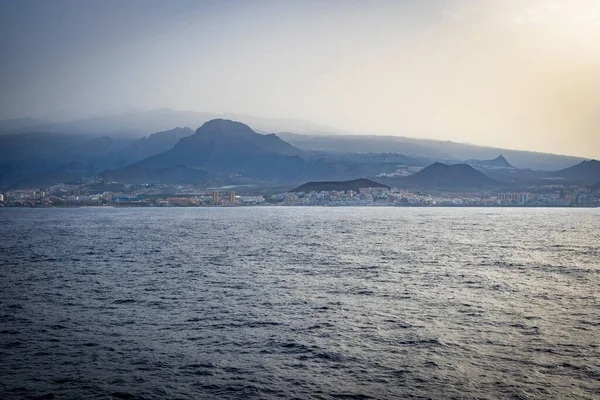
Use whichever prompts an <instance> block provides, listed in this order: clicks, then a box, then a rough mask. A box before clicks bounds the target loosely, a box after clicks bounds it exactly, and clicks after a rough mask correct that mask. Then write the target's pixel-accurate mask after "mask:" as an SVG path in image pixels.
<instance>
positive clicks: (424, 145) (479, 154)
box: [278, 132, 584, 171]
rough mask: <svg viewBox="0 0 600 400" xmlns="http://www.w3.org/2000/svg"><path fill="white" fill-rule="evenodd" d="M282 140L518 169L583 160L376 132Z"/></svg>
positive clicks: (316, 146) (306, 147)
mask: <svg viewBox="0 0 600 400" xmlns="http://www.w3.org/2000/svg"><path fill="white" fill-rule="evenodd" d="M278 135H279V136H280V137H281V138H282V139H283V140H285V141H287V142H289V143H290V144H292V145H294V146H296V147H298V148H299V149H302V150H317V151H330V152H337V153H340V152H342V153H399V154H404V155H406V156H409V157H426V158H429V159H430V160H432V161H433V160H435V161H441V162H444V163H450V162H460V160H487V159H491V158H493V157H496V156H497V155H498V154H503V155H504V156H505V157H507V158H508V159H510V160H511V164H512V165H514V166H515V167H517V168H529V169H533V170H542V171H555V170H557V169H561V168H565V167H568V166H571V165H573V164H574V163H577V162H580V161H583V160H584V159H583V158H581V157H571V156H563V155H556V154H548V153H537V152H533V151H520V150H507V149H499V148H496V147H485V146H477V145H472V144H466V143H457V142H451V141H442V140H430V139H415V138H409V137H404V136H378V135H301V134H297V133H287V132H286V133H279V134H278Z"/></svg>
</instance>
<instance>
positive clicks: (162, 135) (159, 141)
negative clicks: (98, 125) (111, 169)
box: [115, 127, 194, 166]
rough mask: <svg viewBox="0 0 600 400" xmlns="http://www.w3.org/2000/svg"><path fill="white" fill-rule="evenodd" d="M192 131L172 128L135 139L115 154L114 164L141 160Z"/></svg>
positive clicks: (125, 163) (160, 150)
mask: <svg viewBox="0 0 600 400" xmlns="http://www.w3.org/2000/svg"><path fill="white" fill-rule="evenodd" d="M193 133H194V131H193V130H192V129H190V128H187V127H185V128H180V127H177V128H174V129H171V130H168V131H163V132H157V133H153V134H152V135H150V136H148V137H146V136H144V137H143V138H141V139H138V140H136V141H135V142H133V143H132V144H131V145H130V146H128V147H127V148H125V149H123V150H122V151H120V152H119V154H117V155H116V158H117V161H116V163H115V164H116V165H120V166H124V165H128V164H132V163H135V162H137V161H141V160H143V159H144V158H148V157H151V156H153V155H155V154H159V153H162V152H165V151H167V150H169V149H171V148H172V147H173V146H175V145H176V144H177V142H179V140H180V139H181V138H184V137H186V136H191V135H192V134H193Z"/></svg>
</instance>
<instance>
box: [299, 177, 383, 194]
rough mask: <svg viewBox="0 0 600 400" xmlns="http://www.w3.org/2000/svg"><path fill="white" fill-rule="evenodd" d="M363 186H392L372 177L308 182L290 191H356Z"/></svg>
mask: <svg viewBox="0 0 600 400" xmlns="http://www.w3.org/2000/svg"><path fill="white" fill-rule="evenodd" d="M362 188H385V189H389V188H390V187H389V186H387V185H384V184H382V183H377V182H375V181H372V180H370V179H365V178H360V179H354V180H351V181H326V182H307V183H305V184H303V185H300V186H298V187H297V188H295V189H292V190H290V192H328V191H332V190H337V191H348V190H352V191H354V192H358V191H360V189H362Z"/></svg>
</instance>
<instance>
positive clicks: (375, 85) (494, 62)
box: [0, 0, 600, 158]
mask: <svg viewBox="0 0 600 400" xmlns="http://www.w3.org/2000/svg"><path fill="white" fill-rule="evenodd" d="M0 57H1V60H2V61H1V63H0V93H1V96H0V118H2V119H9V118H17V117H40V116H44V117H50V118H52V116H53V115H58V114H60V113H65V112H67V113H72V115H101V114H106V113H115V112H121V111H123V110H128V109H154V108H162V107H168V108H172V109H176V110H192V111H202V112H215V113H226V112H232V113H242V114H248V115H255V116H261V117H268V118H298V119H304V120H307V121H312V122H314V123H318V124H322V125H325V126H330V127H332V129H335V130H336V131H337V132H340V131H341V132H347V133H363V134H385V135H403V136H411V137H419V138H433V139H442V140H452V141H459V142H469V143H474V144H480V145H486V146H497V147H505V148H510V149H524V150H533V151H543V152H552V153H559V154H569V155H577V156H584V157H589V158H600V131H599V128H598V127H599V126H600V113H599V112H598V110H600V73H599V72H598V71H600V2H599V1H596V0H559V1H550V0H548V1H536V0H530V1H517V0H495V1H474V0H473V1H466V0H465V1H461V0H457V1H450V0H448V1H442V0H438V1H369V2H367V1H325V2H317V1H237V2H236V1H202V2H200V1H173V2H155V1H126V2H122V1H81V2H76V1H6V0H5V1H2V2H0ZM57 118H58V117H57ZM192 128H193V129H196V128H197V127H192Z"/></svg>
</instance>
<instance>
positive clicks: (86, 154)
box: [0, 133, 131, 188]
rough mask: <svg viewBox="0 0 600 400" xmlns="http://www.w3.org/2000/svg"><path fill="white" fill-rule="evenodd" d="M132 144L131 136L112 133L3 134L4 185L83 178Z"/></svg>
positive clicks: (0, 168) (0, 164)
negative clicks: (83, 134)
mask: <svg viewBox="0 0 600 400" xmlns="http://www.w3.org/2000/svg"><path fill="white" fill-rule="evenodd" d="M130 144H131V140H128V139H123V138H112V137H108V136H100V137H90V136H82V135H76V134H62V133H23V134H11V135H1V136H0V188H9V187H13V186H14V185H16V186H15V187H40V186H42V187H44V186H48V185H51V184H54V183H55V182H56V181H57V180H61V179H68V180H73V179H76V177H77V178H79V177H81V176H78V175H80V174H86V176H87V174H90V173H91V174H92V175H93V174H94V173H95V172H99V171H102V170H103V169H106V168H109V167H111V166H112V165H113V162H114V159H113V156H114V155H115V154H116V153H118V152H120V151H121V150H122V149H124V148H125V147H127V146H129V145H130ZM74 166H76V167H75V168H74ZM93 171H95V172H93ZM53 175H54V176H53ZM34 177H35V179H31V178H34ZM23 185H32V186H23Z"/></svg>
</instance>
